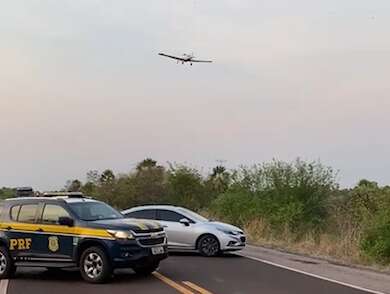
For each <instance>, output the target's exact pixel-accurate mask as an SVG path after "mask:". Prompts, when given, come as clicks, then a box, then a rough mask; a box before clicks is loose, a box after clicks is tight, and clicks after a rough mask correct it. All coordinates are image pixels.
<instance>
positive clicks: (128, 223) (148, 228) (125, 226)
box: [88, 218, 163, 233]
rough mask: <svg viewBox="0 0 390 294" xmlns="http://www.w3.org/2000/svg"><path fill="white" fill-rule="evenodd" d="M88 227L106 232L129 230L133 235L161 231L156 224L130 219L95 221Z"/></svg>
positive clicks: (89, 223) (159, 226)
mask: <svg viewBox="0 0 390 294" xmlns="http://www.w3.org/2000/svg"><path fill="white" fill-rule="evenodd" d="M88 225H89V226H90V227H94V228H99V229H106V230H122V231H129V230H130V231H133V232H135V233H149V232H158V231H162V230H163V228H162V226H161V225H160V224H159V223H157V222H154V221H150V220H141V219H132V218H121V219H108V220H97V221H91V222H88Z"/></svg>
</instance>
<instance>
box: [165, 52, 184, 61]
mask: <svg viewBox="0 0 390 294" xmlns="http://www.w3.org/2000/svg"><path fill="white" fill-rule="evenodd" d="M158 55H161V56H164V57H168V58H172V59H176V60H180V61H186V59H184V58H181V57H177V56H172V55H168V54H164V53H159V54H158Z"/></svg>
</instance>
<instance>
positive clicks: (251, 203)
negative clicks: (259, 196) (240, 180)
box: [210, 191, 257, 226]
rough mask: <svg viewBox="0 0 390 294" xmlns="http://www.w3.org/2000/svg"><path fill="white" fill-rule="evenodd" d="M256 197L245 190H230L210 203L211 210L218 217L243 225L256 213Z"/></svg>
mask: <svg viewBox="0 0 390 294" xmlns="http://www.w3.org/2000/svg"><path fill="white" fill-rule="evenodd" d="M256 205H257V203H256V199H255V197H254V195H252V194H251V193H248V192H247V191H230V192H227V193H225V194H223V195H221V196H219V197H218V198H217V199H216V200H215V201H214V202H213V203H212V205H211V207H210V210H211V212H212V213H213V214H214V215H215V216H216V217H217V218H219V219H223V220H225V221H227V222H230V223H232V224H235V225H238V226H244V225H245V224H246V223H247V222H249V221H250V220H252V219H253V218H254V217H255V215H256V213H257V209H256Z"/></svg>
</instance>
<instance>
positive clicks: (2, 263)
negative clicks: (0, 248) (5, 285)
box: [0, 252, 7, 274]
mask: <svg viewBox="0 0 390 294" xmlns="http://www.w3.org/2000/svg"><path fill="white" fill-rule="evenodd" d="M6 269H7V259H6V258H5V255H4V254H3V253H2V252H0V274H3V273H4V272H5V270H6Z"/></svg>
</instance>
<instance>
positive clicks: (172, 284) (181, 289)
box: [153, 272, 195, 294]
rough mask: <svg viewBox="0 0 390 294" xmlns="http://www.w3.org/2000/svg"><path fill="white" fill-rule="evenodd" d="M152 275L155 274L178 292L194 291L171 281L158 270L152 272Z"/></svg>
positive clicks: (189, 293) (185, 293)
mask: <svg viewBox="0 0 390 294" xmlns="http://www.w3.org/2000/svg"><path fill="white" fill-rule="evenodd" d="M153 276H155V277H156V278H157V279H159V280H160V281H162V282H164V283H165V284H167V285H168V286H171V287H172V288H174V289H176V290H177V291H178V292H180V293H182V294H195V293H194V292H192V291H190V290H188V289H187V288H184V287H183V286H181V285H180V284H178V283H176V282H174V281H172V280H171V279H169V278H167V277H166V276H163V275H162V274H160V273H158V272H154V273H153Z"/></svg>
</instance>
